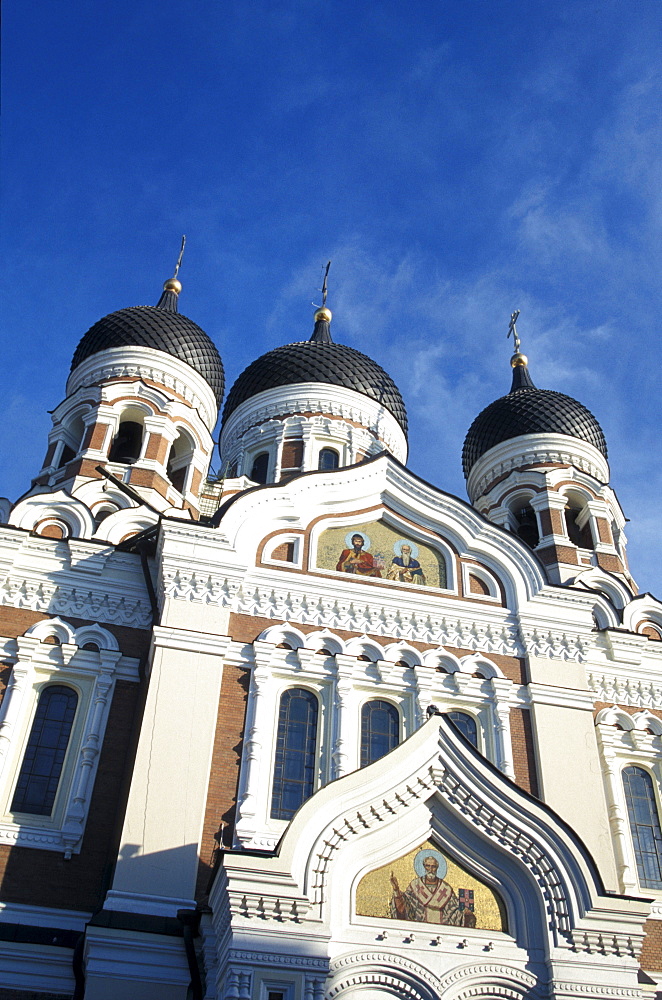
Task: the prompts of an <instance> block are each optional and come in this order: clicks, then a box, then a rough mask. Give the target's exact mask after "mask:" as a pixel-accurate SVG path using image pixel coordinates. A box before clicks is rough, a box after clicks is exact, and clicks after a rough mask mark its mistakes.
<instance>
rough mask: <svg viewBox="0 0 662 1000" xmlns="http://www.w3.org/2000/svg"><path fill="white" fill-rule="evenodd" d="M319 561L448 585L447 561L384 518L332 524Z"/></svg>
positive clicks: (401, 580) (322, 564)
mask: <svg viewBox="0 0 662 1000" xmlns="http://www.w3.org/2000/svg"><path fill="white" fill-rule="evenodd" d="M317 565H318V566H320V567H321V568H323V569H332V570H336V572H338V573H351V574H353V575H354V576H362V577H372V578H374V579H380V580H393V581H395V582H397V583H408V584H418V585H419V586H426V587H445V586H446V564H445V562H444V560H443V558H441V556H440V555H439V554H438V553H436V552H435V551H434V550H433V549H431V548H429V547H428V546H426V545H420V544H417V543H416V542H414V541H412V540H411V539H408V538H403V537H402V536H401V535H399V534H398V533H397V532H396V531H394V530H393V529H392V528H391V527H389V525H387V524H385V523H384V522H383V521H372V522H370V523H369V524H357V525H355V526H354V527H352V528H351V529H350V530H349V531H348V530H347V528H329V529H327V530H326V531H324V532H323V533H322V535H321V537H320V541H319V545H318V549H317Z"/></svg>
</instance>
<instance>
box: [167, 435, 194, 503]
mask: <svg viewBox="0 0 662 1000" xmlns="http://www.w3.org/2000/svg"><path fill="white" fill-rule="evenodd" d="M194 450H195V447H194V444H193V441H192V440H191V438H190V437H189V435H188V434H187V433H186V431H180V432H179V434H178V435H177V437H176V438H175V440H174V441H173V443H172V444H171V446H170V451H169V453H168V464H167V466H166V472H167V476H168V479H169V480H170V482H171V483H172V485H173V486H174V487H175V489H176V490H179V492H180V493H183V492H184V489H185V487H186V476H187V473H188V470H189V466H190V464H191V459H192V458H193V452H194Z"/></svg>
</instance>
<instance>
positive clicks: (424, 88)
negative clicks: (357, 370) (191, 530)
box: [0, 0, 662, 596]
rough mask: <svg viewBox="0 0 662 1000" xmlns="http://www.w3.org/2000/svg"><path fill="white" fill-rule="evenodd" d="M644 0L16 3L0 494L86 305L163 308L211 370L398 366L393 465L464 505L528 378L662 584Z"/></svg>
mask: <svg viewBox="0 0 662 1000" xmlns="http://www.w3.org/2000/svg"><path fill="white" fill-rule="evenodd" d="M661 27H662V4H661V3H660V2H659V0H592V2H584V0H558V2H552V0H508V2H503V0H436V2H434V3H433V2H423V0H409V2H407V3H404V2H402V0H400V2H395V0H391V2H389V0H387V2H373V3H371V4H369V5H357V4H352V3H349V2H346V0H326V2H318V0H305V2H303V0H301V2H300V0H281V2H278V0H274V2H266V0H254V2H253V3H246V2H245V0H244V3H233V2H220V0H217V2H212V0H190V2H189V3H187V4H183V3H181V2H178V3H175V2H174V0H159V2H158V3H157V2H156V0H134V2H133V3H128V2H126V0H115V2H114V3H112V4H100V3H98V0H95V2H86V0H72V2H71V3H69V4H62V3H61V2H57V0H49V2H46V0H35V2H33V3H32V4H24V5H18V4H14V5H12V6H11V7H9V8H7V9H6V11H5V15H4V29H3V35H4V55H3V77H4V79H3V136H4V138H3V146H4V152H3V171H2V174H3V231H2V247H1V253H2V261H3V268H2V269H3V276H4V279H5V281H4V284H5V291H4V295H3V299H4V305H3V312H4V323H3V326H4V330H5V336H4V347H3V350H4V364H3V366H2V374H1V376H0V377H1V378H2V393H3V398H4V400H5V419H4V421H3V426H2V440H1V442H0V447H1V454H2V473H1V474H0V494H4V495H8V496H10V497H12V498H15V497H17V496H18V495H19V494H20V493H22V492H23V491H24V490H25V489H27V487H28V485H29V480H30V477H31V476H33V475H35V474H36V472H37V471H38V469H39V468H40V466H41V462H42V459H43V454H44V452H45V447H46V437H47V433H48V429H49V426H50V420H49V417H48V413H47V411H48V410H50V409H53V407H54V406H56V405H57V403H58V402H59V401H60V399H61V398H62V396H63V393H64V385H65V381H66V376H67V372H68V367H69V363H70V359H71V355H72V353H73V351H74V348H75V346H76V344H77V342H78V340H79V339H80V337H81V336H82V335H83V334H84V332H85V331H86V330H87V329H88V328H89V327H90V326H91V325H92V323H94V322H95V321H96V320H97V319H98V318H99V317H101V316H103V315H104V314H106V313H108V312H112V311H113V310H115V309H119V308H122V307H124V306H128V305H138V304H145V303H147V304H152V303H155V302H156V301H157V299H158V296H159V293H160V288H161V283H162V281H163V280H164V279H165V278H166V277H168V276H169V275H170V274H171V273H172V269H173V266H174V262H175V260H176V257H177V252H178V249H179V240H180V237H181V234H182V233H186V235H187V239H188V243H187V250H186V255H185V258H184V264H183V267H182V271H181V274H180V277H181V280H182V283H183V285H184V291H183V293H182V296H181V300H180V307H181V311H182V312H184V313H186V314H187V315H189V316H190V317H191V318H192V319H194V320H195V321H196V322H197V323H199V324H200V325H201V326H202V327H203V328H204V329H205V330H206V331H207V332H208V333H209V334H210V336H211V337H212V338H213V339H214V340H215V342H216V343H217V345H218V347H219V349H220V351H221V354H222V356H223V359H224V362H225V366H226V372H227V375H228V378H229V382H230V383H231V382H232V381H233V380H234V379H235V378H236V376H237V375H238V374H239V372H240V371H241V370H242V369H243V368H244V367H245V366H246V365H247V364H248V363H249V362H250V361H251V360H252V359H253V358H255V357H256V356H257V355H258V354H261V353H262V352H264V351H266V350H268V349H270V348H272V347H274V346H276V345H277V344H280V343H284V342H288V341H292V340H300V339H304V338H306V337H307V336H308V335H309V332H310V330H311V329H312V306H311V302H312V301H313V300H315V301H319V293H318V292H317V289H318V288H319V285H320V276H321V271H322V267H323V265H324V263H325V262H326V260H327V259H329V258H331V259H332V261H333V264H332V268H331V274H330V285H329V288H330V291H329V305H330V306H331V308H332V309H333V311H334V323H333V332H334V336H335V338H336V339H337V340H342V341H344V342H346V343H348V344H351V345H352V346H354V347H356V348H358V349H359V350H362V351H364V352H366V353H367V354H370V355H371V356H372V357H374V358H375V359H376V360H378V361H379V362H380V363H381V364H382V365H383V366H384V367H385V368H386V369H387V371H389V373H390V374H391V375H392V376H393V377H394V378H395V380H396V382H397V383H398V385H399V386H400V388H401V390H402V393H403V396H404V398H405V401H406V403H407V407H408V410H409V414H410V445H411V451H410V461H409V464H410V466H411V468H412V469H413V470H414V471H415V472H417V473H418V474H419V475H422V476H423V477H425V478H426V479H428V480H430V481H432V482H434V483H436V484H437V485H439V486H440V487H442V488H443V489H446V490H448V491H450V492H453V493H456V494H457V495H458V496H461V497H465V496H466V494H465V491H464V480H463V477H462V471H461V462H460V454H461V447H462V441H463V438H464V434H465V433H466V430H467V428H468V427H469V425H470V423H471V421H472V420H473V417H474V416H475V415H476V414H477V413H478V412H479V410H481V409H482V408H483V407H484V406H485V405H487V403H489V402H491V401H492V400H493V399H495V398H496V397H497V396H500V395H502V394H503V393H504V392H506V391H507V390H508V388H509V385H510V369H509V364H508V359H509V356H510V342H509V341H506V339H505V333H506V330H507V326H508V319H509V316H510V313H511V312H512V310H513V309H515V308H518V309H520V310H521V317H520V322H519V324H518V330H519V332H520V335H521V338H522V347H523V350H525V351H526V353H527V354H528V356H529V359H530V370H531V373H532V375H533V378H534V381H535V382H536V384H537V385H539V386H540V387H542V388H553V389H557V390H559V391H561V392H565V393H568V394H569V395H572V396H575V397H576V398H577V399H580V400H581V401H582V402H583V403H584V404H585V405H587V406H588V407H589V408H590V409H591V410H592V411H593V412H594V413H595V414H596V416H597V417H598V419H599V420H600V422H601V424H602V426H603V428H604V430H605V434H606V436H607V441H608V444H609V451H610V462H611V470H612V485H613V486H614V487H615V489H616V491H617V493H618V495H619V498H620V500H621V503H622V506H623V507H624V510H625V513H626V516H628V517H629V518H630V519H631V521H630V524H629V525H628V526H627V534H628V537H629V554H630V560H631V568H632V571H633V573H634V576H635V578H636V579H637V581H638V582H639V584H640V586H641V588H642V589H643V590H650V591H652V592H654V593H657V594H658V596H662V585H661V584H662V570H661V566H662V539H661V538H660V530H659V522H660V516H659V515H660V501H659V497H660V492H661V490H660V487H661V485H662V484H661V482H660V480H661V479H662V471H661V470H662V463H661V462H660V445H659V436H660V418H661V407H660V388H659V382H660V376H659V371H660V339H659V331H660V321H661V317H660V302H661V296H660V273H661V266H660V265H661V264H662V259H661V257H662V251H661V247H662V232H661V230H662V166H661V158H660V144H661V140H660V135H661V134H662V131H661V129H660V125H661V123H660V109H661V108H662V81H661V76H660V61H659V56H660V28H661Z"/></svg>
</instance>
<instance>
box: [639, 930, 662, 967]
mask: <svg viewBox="0 0 662 1000" xmlns="http://www.w3.org/2000/svg"><path fill="white" fill-rule="evenodd" d="M644 930H645V931H646V937H645V938H644V946H643V948H642V950H641V959H640V963H641V968H642V969H645V970H646V971H652V970H657V971H660V970H662V921H660V920H647V921H646V923H645V924H644Z"/></svg>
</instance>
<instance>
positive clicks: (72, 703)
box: [11, 684, 78, 816]
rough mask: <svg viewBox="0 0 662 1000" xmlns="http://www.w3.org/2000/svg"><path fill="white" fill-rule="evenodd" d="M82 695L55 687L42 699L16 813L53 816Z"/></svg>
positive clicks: (46, 690)
mask: <svg viewBox="0 0 662 1000" xmlns="http://www.w3.org/2000/svg"><path fill="white" fill-rule="evenodd" d="M77 704H78V695H77V694H76V692H75V691H73V690H72V689H71V688H69V687H64V685H62V684H51V685H49V686H48V687H46V688H44V690H43V691H42V692H41V695H40V697H39V703H38V705H37V711H36V713H35V717H34V722H33V723H32V729H31V730H30V738H29V739H28V745H27V747H26V750H25V756H24V757H23V763H22V765H21V771H20V774H19V776H18V782H17V783H16V790H15V792H14V798H13V800H12V804H11V808H12V812H24V813H34V814H36V815H38V816H50V814H51V812H52V810H53V803H54V801H55V793H56V792H57V786H58V784H59V781H60V775H61V773H62V765H63V764H64V757H65V754H66V752H67V746H68V745H69V737H70V736H71V727H72V725H73V722H74V716H75V714H76V705H77Z"/></svg>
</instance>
